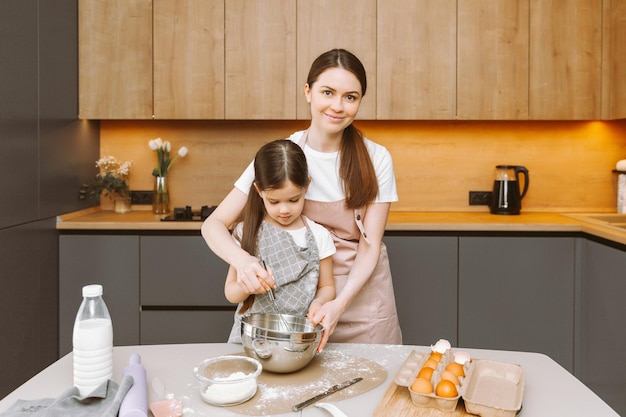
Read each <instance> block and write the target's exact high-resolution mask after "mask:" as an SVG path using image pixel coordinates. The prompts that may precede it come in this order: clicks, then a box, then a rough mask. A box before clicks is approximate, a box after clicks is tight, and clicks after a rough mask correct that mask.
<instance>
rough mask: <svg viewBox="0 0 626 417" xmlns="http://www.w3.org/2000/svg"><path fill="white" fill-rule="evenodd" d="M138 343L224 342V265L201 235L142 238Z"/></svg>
mask: <svg viewBox="0 0 626 417" xmlns="http://www.w3.org/2000/svg"><path fill="white" fill-rule="evenodd" d="M140 270H141V274H140V277H141V278H140V283H141V343H142V344H160V343H198V342H226V341H227V340H228V335H229V333H230V330H231V327H232V325H233V314H234V310H235V306H234V305H233V304H231V303H229V302H228V300H226V298H225V296H224V281H225V279H226V273H227V272H228V264H226V263H225V262H224V261H222V260H221V259H220V258H218V257H217V256H216V255H215V254H214V253H213V252H212V251H211V250H210V249H209V247H208V246H207V245H206V243H205V242H204V239H203V238H202V237H201V236H141V262H140Z"/></svg>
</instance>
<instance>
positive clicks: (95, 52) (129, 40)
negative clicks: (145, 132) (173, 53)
mask: <svg viewBox="0 0 626 417" xmlns="http://www.w3.org/2000/svg"><path fill="white" fill-rule="evenodd" d="M78 14H79V16H78V37H79V50H78V57H79V59H78V91H79V117H80V118H81V119H150V118H151V117H152V1H151V0H124V1H93V0H79V2H78Z"/></svg>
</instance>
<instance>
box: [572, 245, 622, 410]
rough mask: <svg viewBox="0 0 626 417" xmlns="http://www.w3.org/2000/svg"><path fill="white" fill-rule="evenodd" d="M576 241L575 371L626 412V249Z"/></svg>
mask: <svg viewBox="0 0 626 417" xmlns="http://www.w3.org/2000/svg"><path fill="white" fill-rule="evenodd" d="M578 242H579V244H580V246H579V252H578V259H579V263H578V265H577V266H578V267H579V270H580V279H579V280H578V283H579V286H578V287H577V294H576V295H577V297H578V298H579V299H580V302H579V303H578V308H577V311H576V320H577V329H578V330H579V332H578V335H577V337H576V366H575V370H576V372H575V374H576V376H577V377H578V378H580V380H581V381H583V382H584V383H585V384H586V385H587V386H589V387H590V388H591V389H592V390H593V391H594V392H596V393H597V394H598V395H600V396H601V397H602V398H603V399H604V400H605V401H606V402H607V403H608V404H609V405H611V406H612V407H613V408H614V409H615V410H616V411H617V412H618V413H620V415H626V396H624V393H625V392H626V360H625V359H624V357H623V355H624V346H626V302H624V297H626V247H624V246H617V245H610V244H608V243H607V244H604V243H598V242H595V241H592V240H589V239H583V238H580V239H579V240H578Z"/></svg>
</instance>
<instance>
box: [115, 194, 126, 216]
mask: <svg viewBox="0 0 626 417" xmlns="http://www.w3.org/2000/svg"><path fill="white" fill-rule="evenodd" d="M113 210H114V211H115V212H116V213H128V212H130V196H123V197H122V196H116V197H115V198H113Z"/></svg>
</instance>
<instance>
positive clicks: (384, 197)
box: [235, 130, 398, 203]
mask: <svg viewBox="0 0 626 417" xmlns="http://www.w3.org/2000/svg"><path fill="white" fill-rule="evenodd" d="M305 133H306V131H304V130H303V131H299V132H296V133H294V134H292V135H291V136H290V137H289V138H288V139H289V140H291V141H292V142H295V143H298V142H299V141H300V139H302V136H303V135H304V134H305ZM364 141H365V146H366V147H367V150H368V151H369V154H370V158H371V160H372V164H373V165H374V170H375V171H376V177H377V178H378V195H377V196H376V200H375V202H377V203H393V202H395V201H398V191H397V189H396V177H395V175H394V172H393V161H392V159H391V154H390V153H389V151H388V150H387V148H385V147H384V146H382V145H379V144H377V143H375V142H372V141H371V140H369V139H367V138H364ZM304 154H305V155H306V161H307V164H308V167H309V176H310V177H311V185H309V189H308V190H307V193H306V196H305V198H306V199H307V200H313V201H322V202H335V201H341V200H344V199H345V194H344V192H343V188H342V187H341V180H340V177H339V152H319V151H316V150H315V149H312V148H311V147H309V146H308V145H306V144H305V146H304ZM253 182H254V161H253V162H251V163H250V165H248V167H247V168H246V170H245V171H244V172H243V174H241V176H240V177H239V179H238V180H237V181H236V182H235V187H237V188H238V189H239V190H241V191H243V192H244V193H246V194H247V193H248V191H250V186H251V185H252V183H253Z"/></svg>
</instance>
